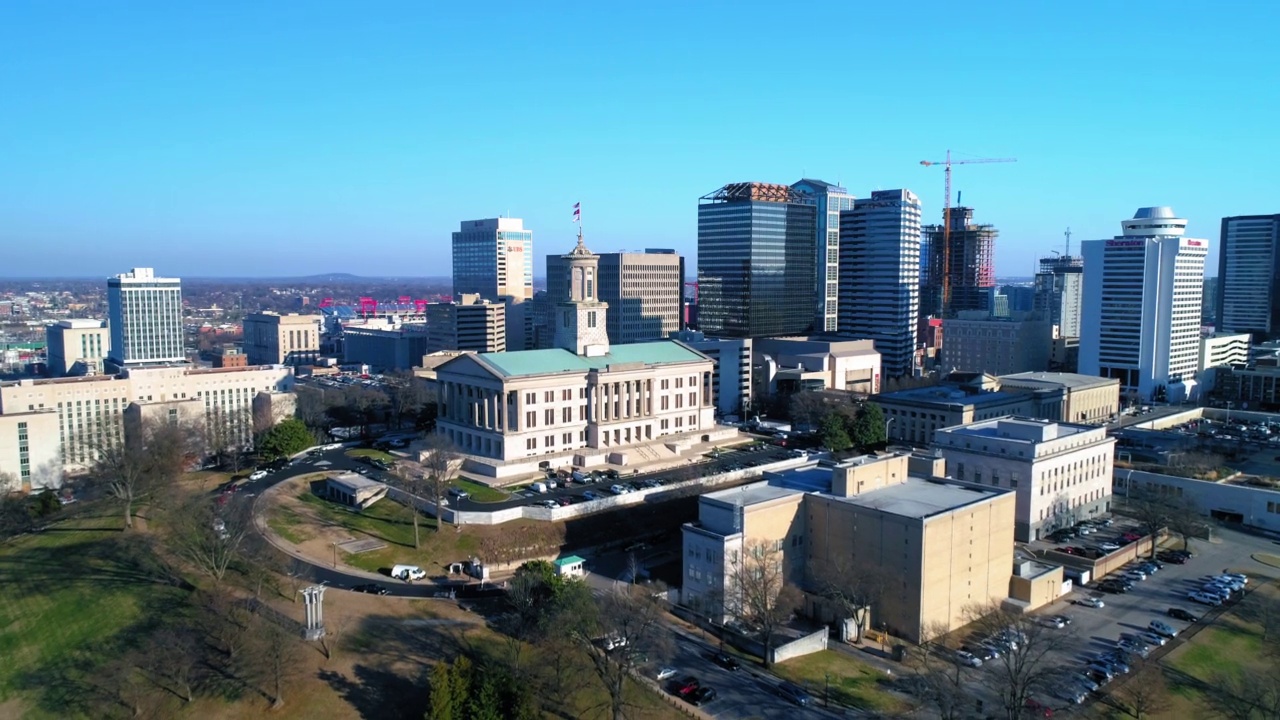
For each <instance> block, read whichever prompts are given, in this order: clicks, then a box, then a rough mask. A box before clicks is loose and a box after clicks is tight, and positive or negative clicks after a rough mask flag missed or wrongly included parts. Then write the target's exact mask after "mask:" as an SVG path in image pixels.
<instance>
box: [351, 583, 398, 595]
mask: <svg viewBox="0 0 1280 720" xmlns="http://www.w3.org/2000/svg"><path fill="white" fill-rule="evenodd" d="M351 592H358V593H368V594H370V595H390V594H391V591H390V590H388V589H386V588H385V587H383V586H382V585H379V584H378V583H365V584H363V585H353V586H352V587H351Z"/></svg>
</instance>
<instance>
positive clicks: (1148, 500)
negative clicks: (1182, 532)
mask: <svg viewBox="0 0 1280 720" xmlns="http://www.w3.org/2000/svg"><path fill="white" fill-rule="evenodd" d="M1124 507H1125V511H1126V512H1127V513H1128V514H1129V515H1132V516H1133V518H1134V519H1135V520H1137V521H1138V524H1139V525H1140V526H1141V527H1142V530H1143V532H1144V533H1145V534H1147V535H1150V536H1151V538H1152V542H1151V557H1155V554H1156V542H1155V537H1156V535H1157V534H1159V532H1160V531H1161V530H1163V529H1164V528H1166V527H1167V526H1168V525H1169V520H1170V518H1172V517H1173V514H1174V511H1173V506H1172V505H1171V504H1170V502H1169V499H1168V497H1166V496H1164V495H1161V494H1160V493H1159V492H1157V491H1155V490H1154V489H1150V488H1144V489H1141V490H1136V491H1135V490H1133V489H1130V492H1129V495H1128V497H1127V498H1126V499H1125V503H1124Z"/></svg>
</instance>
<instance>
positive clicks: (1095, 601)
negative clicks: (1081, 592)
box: [1071, 596, 1107, 608]
mask: <svg viewBox="0 0 1280 720" xmlns="http://www.w3.org/2000/svg"><path fill="white" fill-rule="evenodd" d="M1071 602H1073V603H1075V604H1076V605H1083V606H1085V607H1091V608H1103V607H1106V606H1107V604H1106V603H1105V602H1103V601H1102V598H1100V597H1092V596H1090V597H1082V598H1076V599H1075V600H1072V601H1071Z"/></svg>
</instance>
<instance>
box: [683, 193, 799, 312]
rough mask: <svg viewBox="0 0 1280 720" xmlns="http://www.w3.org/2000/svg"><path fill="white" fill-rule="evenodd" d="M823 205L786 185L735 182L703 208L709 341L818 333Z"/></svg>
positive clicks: (701, 254)
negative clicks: (818, 259)
mask: <svg viewBox="0 0 1280 720" xmlns="http://www.w3.org/2000/svg"><path fill="white" fill-rule="evenodd" d="M817 214H818V207H817V205H816V204H815V203H814V201H813V199H812V198H811V197H808V196H806V195H804V194H803V193H800V192H798V191H796V190H795V189H793V188H791V187H790V186H787V185H777V184H772V183H758V182H743V183H732V184H729V185H725V186H724V187H722V188H720V189H719V190H716V191H715V192H712V193H709V194H707V195H705V196H703V197H702V198H700V202H699V204H698V323H699V329H701V330H702V331H703V332H705V333H706V334H707V335H718V336H724V337H769V336H773V335H795V334H802V333H807V332H809V331H810V330H811V329H812V328H813V324H814V322H813V321H814V314H815V313H814V308H815V297H816V290H817V288H816V284H817V283H816V277H817V276H816V270H815V258H816V255H817V253H816V248H815V244H816V243H815V239H816V234H817Z"/></svg>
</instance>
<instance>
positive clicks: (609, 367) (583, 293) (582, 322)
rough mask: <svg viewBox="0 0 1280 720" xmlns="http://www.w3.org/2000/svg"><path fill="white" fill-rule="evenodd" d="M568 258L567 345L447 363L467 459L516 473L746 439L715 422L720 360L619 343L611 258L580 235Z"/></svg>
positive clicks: (444, 414) (444, 390) (662, 345)
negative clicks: (603, 293)
mask: <svg viewBox="0 0 1280 720" xmlns="http://www.w3.org/2000/svg"><path fill="white" fill-rule="evenodd" d="M562 259H563V261H564V262H563V264H562V267H564V269H565V270H566V271H567V272H568V273H569V282H568V284H567V292H568V295H567V297H562V298H560V299H559V301H558V303H557V305H556V306H555V310H554V312H553V313H552V315H551V318H552V322H554V323H555V325H556V327H555V344H556V347H555V348H551V349H546V350H523V351H517V352H498V353H468V354H464V355H461V356H459V357H457V358H454V359H452V360H450V361H448V362H446V363H444V364H443V365H441V366H439V367H438V368H437V369H436V378H437V382H438V387H439V392H440V400H439V417H438V420H437V428H438V431H439V432H441V433H444V434H445V435H447V436H448V437H449V438H450V439H451V440H453V441H454V443H456V444H457V445H458V447H459V448H461V450H462V451H463V452H464V453H465V454H466V455H467V461H466V464H465V466H464V468H465V469H466V470H468V471H470V472H474V473H476V474H480V475H486V476H490V477H499V478H504V477H512V476H516V475H520V474H526V473H529V472H533V471H536V470H537V469H538V463H539V462H542V461H544V460H545V461H548V462H550V463H551V464H552V465H553V466H564V465H570V464H572V465H577V466H581V467H591V466H599V465H603V464H605V463H611V464H615V465H626V464H629V463H631V462H635V461H639V460H643V461H655V460H662V459H675V458H676V457H677V456H678V455H679V454H680V453H681V452H682V451H683V450H685V449H687V448H688V447H689V446H691V445H693V444H694V443H699V442H712V441H716V440H722V439H728V438H731V437H734V436H735V435H736V434H737V430H735V429H733V428H725V427H717V426H716V424H715V418H714V416H715V404H714V402H713V401H712V375H713V362H712V360H711V359H710V358H708V357H707V356H705V355H703V354H701V353H699V352H698V351H696V350H694V349H692V348H690V347H689V346H687V345H685V344H683V343H680V342H677V341H674V340H661V341H657V342H647V343H634V344H628V345H618V346H613V347H611V346H610V344H609V337H608V333H607V332H606V330H605V328H606V313H607V312H608V309H609V306H608V304H607V303H604V302H601V301H600V299H599V295H598V294H597V293H598V288H599V266H598V262H599V257H598V256H597V255H595V254H593V253H592V252H591V251H590V250H588V249H587V248H586V246H585V245H584V244H583V242H582V236H581V234H579V236H578V244H577V247H575V248H574V249H573V250H572V251H571V252H570V253H569V254H568V255H565V256H563V258H562ZM549 284H550V285H551V286H552V287H556V286H557V285H559V286H560V287H566V286H565V284H563V283H549Z"/></svg>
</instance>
